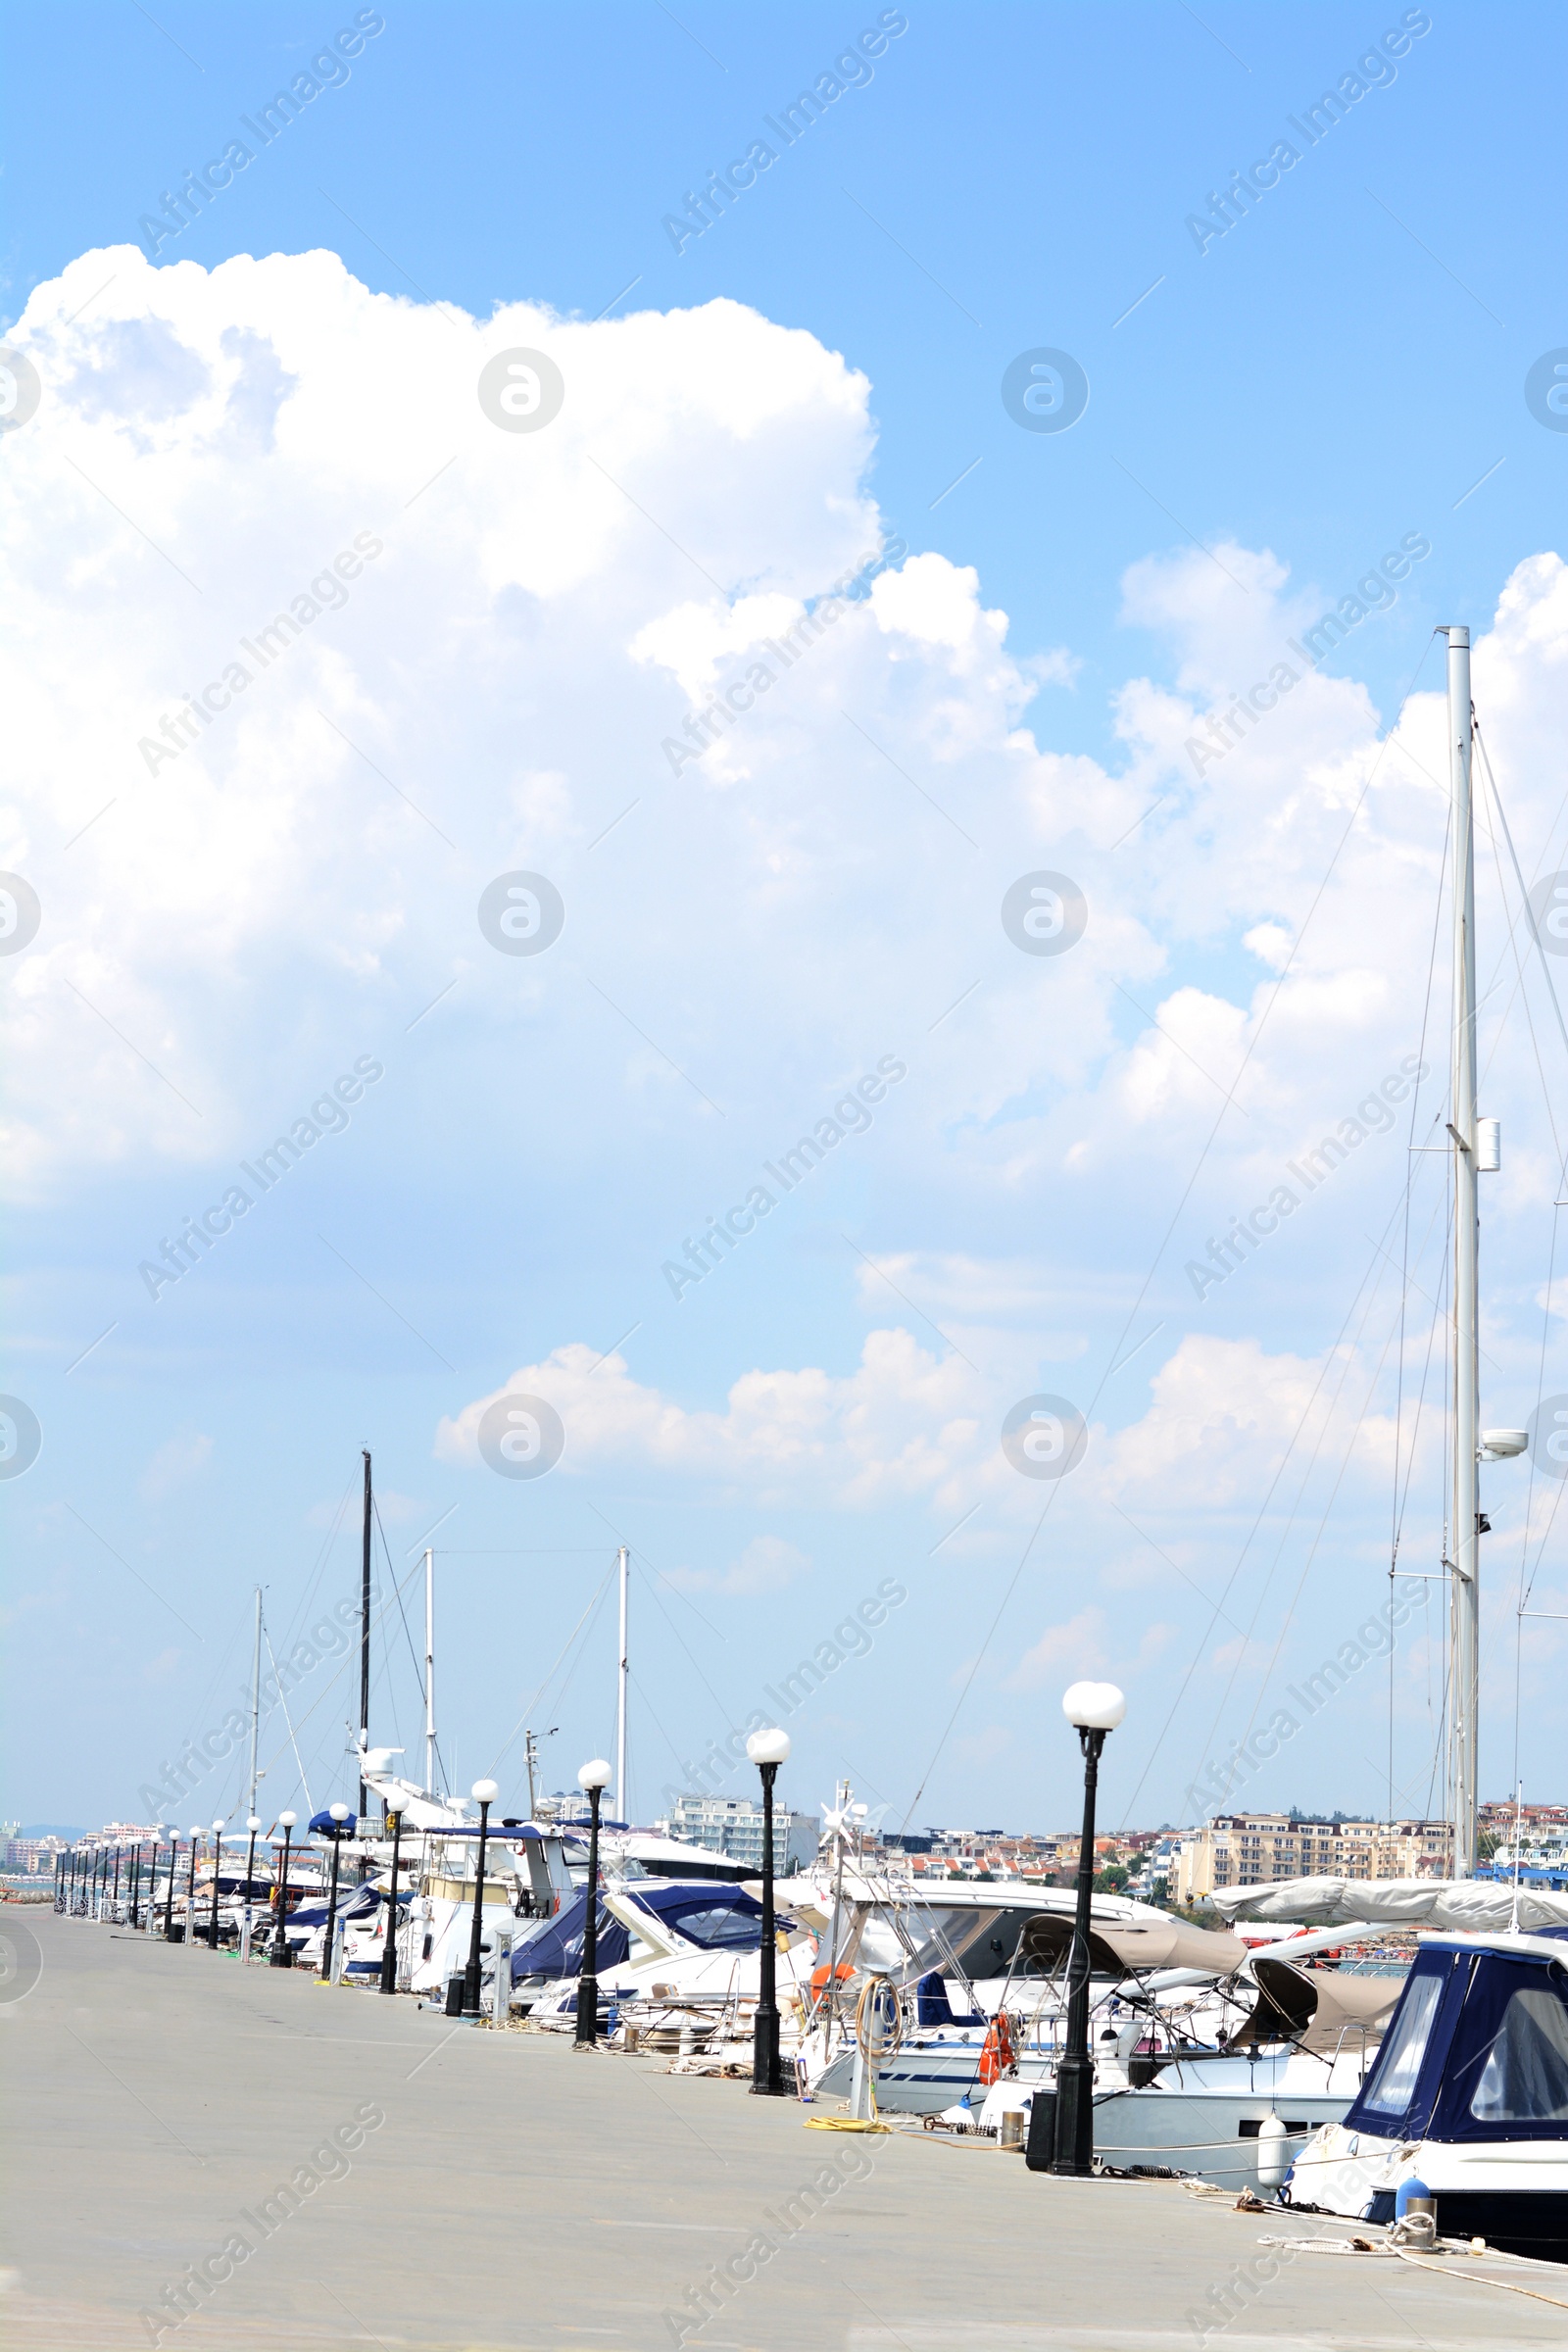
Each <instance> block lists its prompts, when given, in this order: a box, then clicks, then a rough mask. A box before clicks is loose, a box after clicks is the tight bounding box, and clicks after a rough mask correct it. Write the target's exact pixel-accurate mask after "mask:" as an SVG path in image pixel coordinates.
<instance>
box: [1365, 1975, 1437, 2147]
mask: <svg viewBox="0 0 1568 2352" xmlns="http://www.w3.org/2000/svg"><path fill="white" fill-rule="evenodd" d="M1443 1984H1444V1980H1443V1978H1442V1977H1439V1976H1415V1977H1412V1978H1411V1979H1410V1982H1409V1984H1408V1985H1406V1987H1405V1993H1404V2000H1403V2003H1402V2005H1401V2007H1400V2009H1399V2014H1398V2016H1397V2018H1396V2019H1395V2021H1394V2025H1393V2027H1392V2029H1391V2031H1390V2033H1389V2034H1388V2037H1387V2039H1386V2040H1385V2041H1384V2044H1383V2047H1382V2049H1381V2050H1380V2051H1379V2052H1378V2062H1377V2066H1376V2068H1375V2069H1374V2071H1373V2075H1372V2080H1371V2082H1368V2084H1367V2086H1366V2088H1365V2090H1363V2091H1362V2093H1361V2098H1360V2105H1361V2106H1362V2107H1364V2108H1368V2109H1370V2110H1371V2112H1372V2113H1373V2114H1375V2115H1390V2116H1393V2115H1403V2114H1404V2112H1405V2110H1406V2109H1407V2108H1408V2106H1409V2104H1410V2102H1411V2100H1412V2099H1413V2098H1414V2096H1415V2085H1416V2078H1417V2076H1418V2075H1419V2074H1420V2072H1421V2061H1422V2059H1423V2058H1424V2057H1425V2056H1426V2054H1427V2041H1428V2039H1429V2037H1430V2035H1431V2033H1432V2020H1433V2018H1434V2017H1435V2016H1436V2015H1437V2008H1438V1996H1439V1994H1440V1993H1441V1992H1442V1990H1443Z"/></svg>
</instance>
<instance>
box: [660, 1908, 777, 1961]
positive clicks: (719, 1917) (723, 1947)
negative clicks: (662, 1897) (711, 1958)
mask: <svg viewBox="0 0 1568 2352" xmlns="http://www.w3.org/2000/svg"><path fill="white" fill-rule="evenodd" d="M660 1916H661V1918H662V1919H663V1920H664V1921H665V1923H666V1924H667V1925H668V1926H669V1927H672V1928H673V1929H674V1931H675V1933H676V1935H677V1936H686V1937H687V1938H688V1940H689V1941H690V1942H692V1943H695V1944H700V1945H701V1947H702V1949H703V1950H704V1951H705V1952H755V1951H756V1949H757V1947H758V1945H759V1944H760V1941H761V1934H762V1914H761V1911H760V1909H759V1908H756V1907H751V1908H748V1909H746V1910H742V1909H741V1907H740V1905H739V1904H738V1903H706V1902H703V1901H701V1900H698V1901H695V1902H692V1903H664V1904H662V1905H661V1906H660Z"/></svg>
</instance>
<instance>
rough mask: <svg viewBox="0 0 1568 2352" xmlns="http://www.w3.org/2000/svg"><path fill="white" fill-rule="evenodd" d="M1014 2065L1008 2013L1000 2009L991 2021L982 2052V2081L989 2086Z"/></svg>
mask: <svg viewBox="0 0 1568 2352" xmlns="http://www.w3.org/2000/svg"><path fill="white" fill-rule="evenodd" d="M1011 2064H1012V2028H1011V2026H1009V2025H1008V2023H1007V2013H1006V2011H1005V2009H999V2010H998V2011H997V2014H996V2016H995V2017H994V2018H993V2019H992V2021H991V2027H990V2031H989V2032H988V2033H987V2034H986V2038H985V2042H984V2045H983V2046H982V2048H981V2051H980V2080H981V2082H984V2083H986V2084H987V2085H988V2086H989V2085H990V2084H991V2083H993V2082H997V2081H999V2080H1000V2078H1001V2077H1002V2076H1003V2075H1005V2073H1006V2071H1007V2069H1008V2068H1009V2067H1010V2066H1011Z"/></svg>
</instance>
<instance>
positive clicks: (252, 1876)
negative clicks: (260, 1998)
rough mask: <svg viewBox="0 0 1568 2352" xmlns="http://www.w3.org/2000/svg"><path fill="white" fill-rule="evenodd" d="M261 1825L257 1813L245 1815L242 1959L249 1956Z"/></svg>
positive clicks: (241, 1930) (240, 1941)
mask: <svg viewBox="0 0 1568 2352" xmlns="http://www.w3.org/2000/svg"><path fill="white" fill-rule="evenodd" d="M261 1826H262V1818H261V1815H260V1814H259V1813H252V1814H250V1815H249V1816H248V1817H247V1819H246V1823H245V1827H246V1829H247V1830H248V1831H249V1832H250V1838H251V1842H250V1851H249V1852H248V1853H247V1854H246V1856H245V1908H244V1910H243V1911H242V1912H241V1913H240V1931H239V1956H240V1958H241V1959H242V1960H248V1959H249V1958H250V1956H251V1899H252V1896H253V1895H254V1893H255V1891H256V1833H257V1831H258V1830H259V1829H260V1828H261Z"/></svg>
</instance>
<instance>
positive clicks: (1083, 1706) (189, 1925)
mask: <svg viewBox="0 0 1568 2352" xmlns="http://www.w3.org/2000/svg"><path fill="white" fill-rule="evenodd" d="M1061 1705H1062V1712H1063V1714H1064V1715H1065V1716H1066V1718H1067V1720H1068V1722H1069V1723H1070V1724H1071V1725H1072V1726H1073V1728H1074V1730H1075V1731H1076V1732H1077V1734H1078V1744H1079V1747H1080V1749H1081V1750H1082V1753H1083V1759H1084V1821H1083V1834H1082V1837H1081V1838H1080V1840H1079V1846H1078V1887H1077V1903H1076V1907H1075V1911H1074V1918H1073V1936H1072V1947H1071V1951H1070V1954H1069V1957H1068V1963H1067V2038H1066V2043H1065V2046H1064V2048H1063V2051H1062V2055H1061V2057H1060V2059H1059V2060H1058V2061H1057V2066H1056V2093H1055V2108H1054V2149H1053V2153H1052V2156H1051V2160H1050V2169H1051V2171H1052V2172H1054V2173H1061V2174H1076V2175H1086V2174H1088V2173H1090V2172H1092V2171H1093V2169H1094V2082H1095V2069H1094V2061H1093V2059H1092V2058H1091V2056H1090V2054H1089V1996H1090V1918H1091V1906H1092V1897H1093V1890H1094V1875H1095V1799H1096V1792H1097V1789H1098V1785H1099V1779H1100V1757H1101V1752H1102V1750H1103V1747H1104V1744H1105V1740H1106V1736H1107V1735H1108V1734H1109V1733H1110V1732H1113V1731H1114V1730H1115V1728H1116V1726H1117V1724H1119V1723H1120V1722H1121V1720H1122V1718H1123V1716H1124V1715H1125V1714H1126V1712H1127V1701H1126V1700H1125V1698H1124V1697H1123V1696H1122V1694H1121V1692H1120V1691H1118V1690H1117V1689H1116V1686H1115V1685H1114V1684H1113V1683H1074V1684H1073V1686H1072V1688H1071V1690H1070V1691H1067V1693H1066V1694H1065V1696H1064V1697H1063V1699H1062V1702H1061ZM746 1753H747V1755H748V1756H749V1758H750V1759H751V1761H752V1762H753V1763H754V1764H755V1765H756V1766H757V1769H758V1772H759V1774H760V1778H761V1783H762V1918H761V1942H760V1979H759V1984H758V1994H757V2012H756V2022H755V2025H754V2028H753V2040H752V2090H753V2093H754V2095H756V2096H759V2097H762V2098H774V2099H776V2098H782V2097H783V2096H784V2095H785V2084H784V2072H783V2065H782V2061H781V2059H780V2056H779V2014H778V1984H777V1973H776V1962H777V1957H778V1934H777V1928H776V1924H775V1919H776V1915H775V1909H774V1890H773V1888H774V1852H773V1785H774V1783H775V1781H776V1780H777V1779H778V1771H779V1766H780V1765H781V1764H783V1763H786V1762H787V1761H788V1758H789V1753H790V1740H789V1735H788V1733H786V1732H782V1731H778V1730H769V1731H760V1732H754V1733H753V1734H752V1736H751V1738H750V1739H749V1740H747V1742H746ZM610 1779H611V1768H610V1764H609V1762H608V1760H607V1759H606V1758H605V1757H604V1756H594V1757H592V1758H591V1759H590V1760H589V1762H588V1763H586V1764H584V1765H583V1767H582V1769H581V1770H580V1771H579V1773H578V1775H577V1781H578V1785H579V1787H580V1788H581V1789H583V1790H584V1791H585V1792H586V1794H587V1797H588V1811H589V1823H588V1887H587V1899H586V1903H585V1906H584V1912H583V1929H582V1960H581V1965H580V1968H579V1970H578V1976H577V2025H576V2034H575V2036H574V2041H573V2046H574V2048H576V2049H579V2050H582V2049H593V2048H594V2047H595V2046H596V2045H597V2043H598V2040H599V1813H600V1806H601V1804H602V1802H603V1799H604V1793H605V1790H606V1789H607V1788H608V1787H609V1785H610ZM498 1793H499V1790H498V1786H497V1784H496V1782H494V1781H491V1780H482V1781H475V1782H474V1784H473V1789H472V1794H473V1796H474V1798H475V1800H476V1802H477V1803H478V1807H479V1846H478V1854H477V1857H476V1860H475V1866H474V1881H473V1916H472V1920H471V1923H470V1926H469V1932H468V1959H467V1966H466V1969H465V1971H464V1977H463V1998H462V2009H461V2014H462V2015H463V2016H465V2017H477V2016H478V2015H479V1995H480V1985H481V1978H482V1962H481V1951H482V1941H483V1926H484V1874H485V1861H486V1849H487V1845H488V1841H489V1832H490V1807H491V1805H492V1804H493V1803H494V1801H495V1798H496V1796H497V1794H498ZM408 1801H409V1800H408V1799H406V1798H405V1799H401V1800H398V1801H395V1802H394V1801H390V1800H389V1801H388V1804H387V1821H388V1824H389V1826H390V1828H391V1832H392V1875H391V1885H390V1888H389V1891H388V1895H387V1921H386V1943H385V1946H384V1948H383V1951H382V1954H381V1972H380V1980H379V1988H380V1990H381V1991H382V1992H386V1993H395V1992H396V1991H397V1988H398V1948H397V1947H398V1908H399V1887H398V1878H399V1872H400V1869H401V1865H402V1841H403V1824H404V1820H405V1816H406V1808H407V1804H408ZM277 1818H278V1826H279V1828H280V1829H281V1830H282V1832H283V1856H282V1868H281V1872H280V1875H279V1880H278V1885H277V1888H276V1899H277V1919H276V1924H275V1926H274V1929H273V1934H272V1945H271V1951H270V1955H269V1956H270V1964H271V1966H272V1967H273V1968H287V1967H289V1966H290V1965H291V1964H292V1961H293V1957H294V1955H293V1953H292V1952H291V1950H290V1949H289V1944H288V1936H287V1933H286V1929H287V1918H288V1874H289V1861H290V1856H291V1852H292V1845H293V1837H294V1825H295V1823H296V1822H297V1821H298V1819H299V1816H298V1814H296V1813H293V1812H283V1813H280V1814H279V1815H278V1817H277ZM330 1818H331V1822H332V1828H331V1829H330V1830H329V1831H328V1832H327V1833H326V1834H327V1836H328V1837H329V1838H331V1841H332V1880H331V1891H330V1893H329V1895H328V1897H327V1911H326V1932H325V1936H324V1937H323V1940H322V1946H321V1974H322V1976H323V1977H328V1978H329V1977H330V1975H331V1972H332V1960H333V1948H332V1947H333V1941H334V1938H335V1936H336V1930H337V1898H338V1849H339V1845H340V1843H341V1840H342V1838H343V1837H344V1835H345V1824H346V1823H347V1822H348V1821H349V1820H350V1819H351V1815H350V1811H349V1808H348V1806H347V1805H345V1804H335V1805H333V1806H332V1807H331V1808H330ZM226 1826H227V1825H226V1824H225V1823H224V1822H221V1821H215V1822H214V1823H213V1839H214V1851H213V1903H212V1919H211V1926H210V1931H209V1932H210V1936H211V1941H212V1946H213V1949H214V1951H215V1952H216V1951H217V1949H218V1881H219V1872H220V1869H221V1862H222V1850H223V1831H224V1829H225V1827H226ZM245 1826H246V1828H247V1830H248V1831H249V1832H250V1852H249V1855H248V1857H247V1861H246V1866H245V1902H246V1909H247V1912H248V1911H249V1907H250V1892H251V1885H252V1880H253V1876H254V1871H255V1865H256V1838H257V1833H258V1831H259V1830H260V1829H261V1826H262V1825H261V1822H260V1820H259V1819H258V1818H257V1816H256V1815H255V1814H252V1815H251V1817H250V1819H249V1821H248V1822H247V1823H246V1825H245ZM202 1835H203V1833H202V1831H201V1830H200V1829H199V1828H197V1829H193V1830H192V1832H191V1834H190V1836H191V1844H190V1884H189V1889H188V1892H187V1897H186V1912H185V1918H186V1938H187V1941H188V1940H190V1939H191V1938H192V1937H193V1936H194V1932H195V1919H196V1843H197V1839H198V1838H200V1837H201V1836H202ZM162 1837H163V1824H162V1823H160V1824H159V1825H158V1827H157V1828H156V1830H155V1831H154V1833H153V1874H152V1878H151V1879H149V1885H151V1884H152V1883H153V1879H156V1875H157V1868H158V1843H159V1840H160V1839H161V1838H162ZM140 1850H141V1849H140V1846H139V1844H138V1846H137V1849H136V1851H137V1856H138V1859H139V1856H140ZM176 1852H177V1840H176V1841H175V1843H173V1844H171V1846H170V1849H169V1886H168V1892H167V1894H166V1897H165V1909H164V1933H165V1935H166V1936H167V1935H168V1934H169V1932H170V1928H171V1926H172V1908H173V1899H174V1864H175V1855H176ZM72 1861H73V1865H74V1856H73V1857H72ZM61 1862H62V1869H61V1873H60V1879H59V1884H60V1887H61V1889H62V1890H63V1889H64V1887H65V1872H64V1862H65V1857H64V1856H62V1857H61ZM106 1871H107V1865H106ZM94 1875H95V1876H96V1864H95V1866H94ZM73 1886H74V1881H73ZM134 1886H135V1880H134V1878H133V1879H132V1887H133V1889H134ZM119 1890H120V1855H119V1851H118V1849H117V1851H116V1855H115V1897H114V1899H116V1900H118V1898H119ZM134 1908H135V1896H134V1892H133V1893H132V1912H133V1918H132V1924H133V1925H134V1924H135V1921H134ZM505 1957H506V1955H505V1954H504V1953H503V1952H502V1951H501V1949H500V1947H499V1945H498V1946H497V1949H496V1955H495V1964H496V1967H497V1968H498V1969H499V1968H500V1967H501V1966H502V1965H503V1963H504V1960H505ZM1033 2161H1034V2158H1033V2148H1032V2145H1031V2162H1033Z"/></svg>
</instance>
